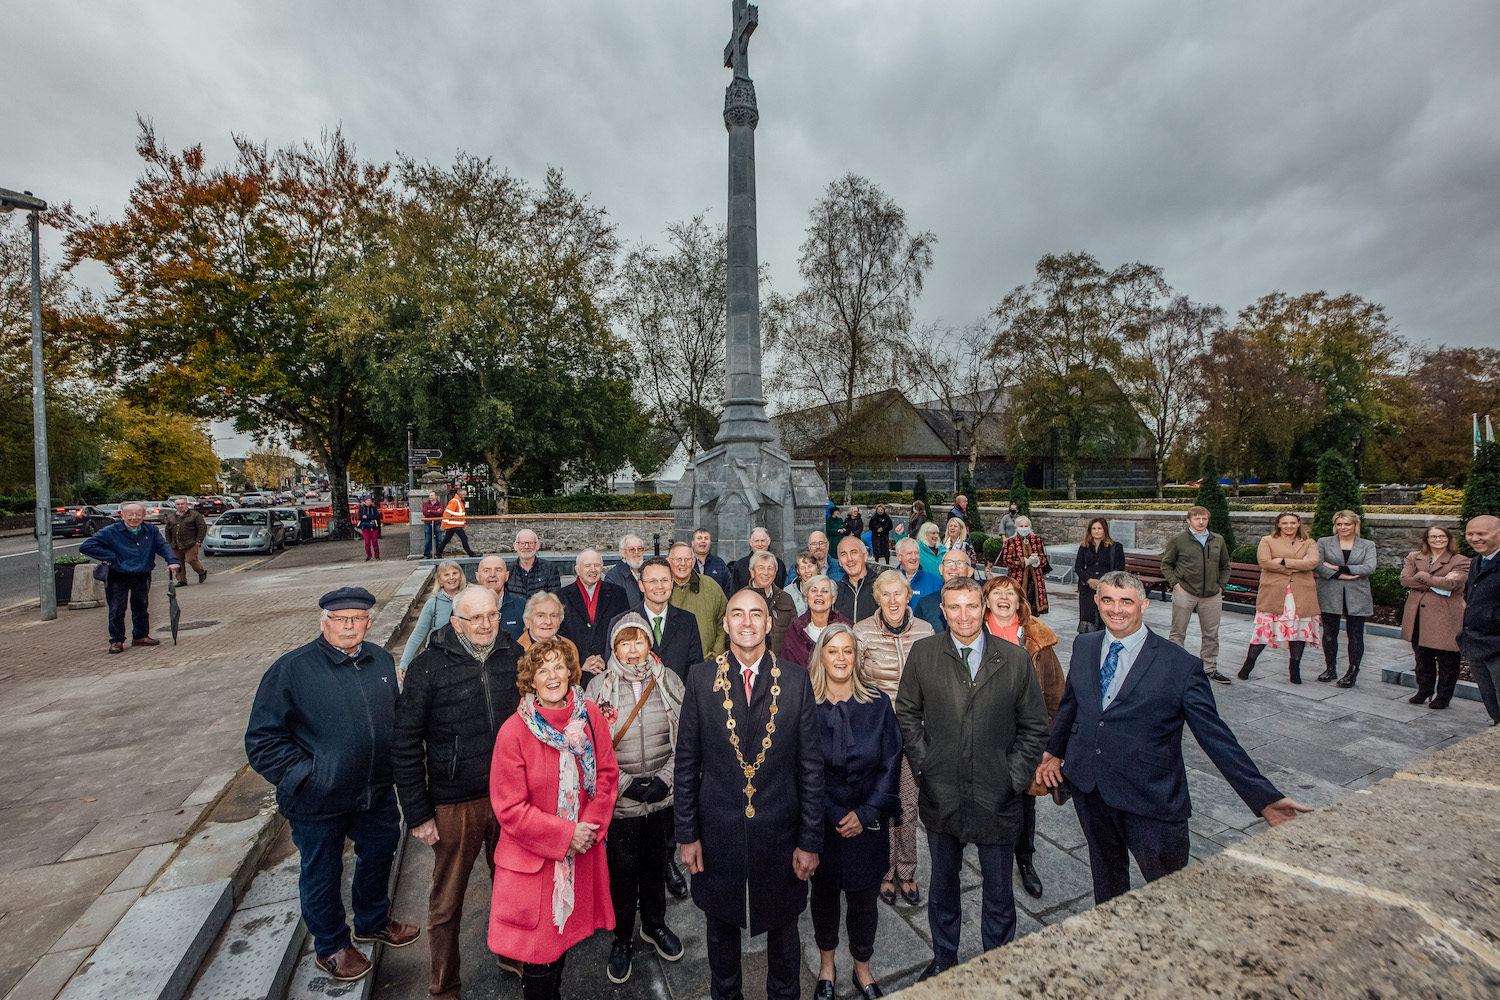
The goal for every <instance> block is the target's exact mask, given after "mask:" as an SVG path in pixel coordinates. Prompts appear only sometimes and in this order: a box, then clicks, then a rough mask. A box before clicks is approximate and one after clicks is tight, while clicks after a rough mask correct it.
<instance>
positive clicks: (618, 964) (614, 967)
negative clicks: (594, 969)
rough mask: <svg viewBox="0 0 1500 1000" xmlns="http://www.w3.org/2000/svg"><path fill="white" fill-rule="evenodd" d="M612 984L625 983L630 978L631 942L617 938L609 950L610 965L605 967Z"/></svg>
mask: <svg viewBox="0 0 1500 1000" xmlns="http://www.w3.org/2000/svg"><path fill="white" fill-rule="evenodd" d="M605 971H606V972H607V973H608V974H609V981H610V982H612V983H623V982H625V981H626V980H627V979H629V978H630V942H629V941H621V940H620V939H619V938H615V944H614V947H612V948H610V949H609V965H608V966H606V967H605Z"/></svg>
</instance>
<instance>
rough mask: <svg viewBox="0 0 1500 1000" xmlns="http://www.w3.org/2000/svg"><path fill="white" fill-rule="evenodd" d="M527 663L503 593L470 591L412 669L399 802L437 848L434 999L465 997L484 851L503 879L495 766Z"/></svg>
mask: <svg viewBox="0 0 1500 1000" xmlns="http://www.w3.org/2000/svg"><path fill="white" fill-rule="evenodd" d="M520 659H521V647H519V646H517V645H516V644H515V642H514V641H512V639H511V638H510V636H509V635H507V634H506V632H505V630H504V629H502V628H501V627H500V621H499V611H498V605H497V603H496V601H495V594H494V592H493V591H492V590H489V589H488V588H485V587H479V586H471V587H465V588H464V589H463V590H461V591H459V593H458V596H456V597H455V598H454V599H453V617H452V618H450V619H449V625H448V626H445V627H443V628H440V629H438V630H436V631H435V632H433V634H432V641H431V642H430V643H429V645H428V646H427V649H426V650H425V651H424V652H423V653H422V654H421V655H419V656H418V657H417V658H416V659H414V660H412V662H411V668H410V669H409V670H408V671H407V672H406V686H405V687H404V688H403V689H402V691H401V697H400V699H399V700H398V701H397V703H396V722H395V735H394V737H393V738H392V747H391V762H392V765H393V770H394V772H395V780H396V795H397V796H398V797H399V798H400V800H401V812H402V814H403V815H405V817H406V823H407V825H408V826H409V827H411V833H412V836H413V837H416V838H417V839H418V840H420V841H421V842H422V843H424V844H426V845H427V846H428V847H431V848H432V893H431V894H430V895H429V896H428V899H427V930H428V934H429V937H428V944H429V946H430V947H431V949H432V985H431V987H430V988H429V992H430V993H431V994H432V995H433V996H435V997H456V996H458V994H459V985H460V982H459V971H458V932H459V920H460V919H461V917H462V916H463V910H464V890H465V889H466V888H467V887H468V885H469V873H470V872H471V871H472V870H473V868H474V859H475V857H476V856H477V855H479V854H480V853H481V851H482V852H483V854H484V860H485V864H487V865H488V866H489V869H490V875H491V877H493V876H494V874H495V847H496V845H497V844H498V843H499V841H500V823H499V822H498V821H497V820H496V819H495V811H494V810H493V809H492V808H491V807H490V759H491V756H492V755H493V753H494V749H495V738H496V736H498V735H499V733H500V726H501V725H502V724H503V723H504V722H505V720H506V719H508V718H510V717H511V715H512V714H514V712H515V711H516V708H517V706H519V705H520V702H521V695H520V692H519V691H518V690H517V689H516V665H517V664H518V663H519V662H520ZM503 961H504V960H502V962H503Z"/></svg>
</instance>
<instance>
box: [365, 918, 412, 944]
mask: <svg viewBox="0 0 1500 1000" xmlns="http://www.w3.org/2000/svg"><path fill="white" fill-rule="evenodd" d="M421 936H422V928H420V927H418V926H417V925H416V924H408V923H406V922H404V921H401V920H395V919H392V920H387V921H386V924H385V929H384V930H380V931H377V932H375V933H374V934H355V935H354V940H356V941H379V942H381V943H382V944H388V945H390V946H391V947H392V948H405V947H406V946H407V945H409V944H411V943H412V942H413V941H415V940H416V939H417V938H419V937H421Z"/></svg>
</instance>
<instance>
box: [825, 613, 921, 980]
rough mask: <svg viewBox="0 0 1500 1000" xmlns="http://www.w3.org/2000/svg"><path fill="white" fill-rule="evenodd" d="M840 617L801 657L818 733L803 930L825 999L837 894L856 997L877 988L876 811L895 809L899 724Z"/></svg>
mask: <svg viewBox="0 0 1500 1000" xmlns="http://www.w3.org/2000/svg"><path fill="white" fill-rule="evenodd" d="M860 660H861V657H860V653H859V644H858V642H857V641H856V640H855V638H854V632H853V630H852V629H851V628H850V627H849V626H848V625H845V624H841V623H835V624H830V625H829V626H828V627H827V628H826V629H824V630H823V634H822V635H821V636H820V637H819V639H818V644H817V646H816V647H814V649H813V653H812V658H811V660H810V662H809V664H808V674H809V677H810V679H811V680H812V689H813V697H814V698H816V699H817V702H818V731H819V733H820V734H821V736H822V741H823V794H824V806H823V854H822V857H821V858H820V859H819V860H818V868H817V871H815V872H813V877H812V919H813V935H814V937H815V938H816V939H817V942H818V951H819V953H820V954H821V957H822V965H821V968H820V970H819V972H818V985H817V989H816V990H815V991H814V992H813V997H814V1000H833V998H834V988H833V983H834V976H835V975H836V973H835V971H834V965H833V956H834V951H835V950H836V949H837V948H838V946H839V897H840V896H841V895H842V896H844V897H845V898H846V899H847V900H848V916H847V918H846V923H847V926H848V930H849V954H850V955H851V956H852V957H853V958H854V988H855V993H856V995H857V996H859V997H862V998H864V1000H874V998H875V997H878V996H880V995H881V991H880V987H879V986H878V985H877V984H876V982H875V977H874V976H872V975H871V974H870V958H871V956H872V955H874V953H875V929H876V926H877V924H878V922H879V919H880V915H879V912H878V909H879V904H878V903H877V899H878V893H879V890H880V880H881V879H882V878H883V877H884V876H885V873H886V868H887V867H888V865H889V863H890V834H889V832H888V831H887V829H886V818H887V817H889V816H893V815H897V814H899V813H900V812H901V797H900V795H899V794H898V791H897V788H898V784H899V781H900V775H901V750H902V740H901V727H900V726H899V725H898V724H897V723H896V713H895V710H894V708H892V706H891V699H890V698H889V697H888V696H887V695H886V694H885V692H883V691H881V690H880V689H879V688H877V687H876V686H875V685H874V684H872V683H871V682H870V681H869V680H868V679H867V678H866V677H865V674H864V669H863V665H862V663H861V662H860Z"/></svg>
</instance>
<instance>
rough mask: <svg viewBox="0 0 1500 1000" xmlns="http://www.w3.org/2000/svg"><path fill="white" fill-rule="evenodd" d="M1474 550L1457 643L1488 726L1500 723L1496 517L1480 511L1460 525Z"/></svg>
mask: <svg viewBox="0 0 1500 1000" xmlns="http://www.w3.org/2000/svg"><path fill="white" fill-rule="evenodd" d="M1464 537H1465V538H1466V539H1468V542H1469V546H1470V547H1471V548H1472V549H1473V550H1474V558H1473V559H1471V560H1469V580H1468V582H1467V583H1466V584H1465V585H1464V599H1465V600H1466V601H1467V602H1468V603H1467V604H1465V606H1464V626H1463V631H1462V632H1460V633H1459V645H1460V648H1462V649H1463V652H1464V658H1465V659H1467V660H1468V661H1469V670H1470V672H1472V673H1473V674H1474V683H1475V684H1478V685H1479V697H1480V700H1481V701H1483V702H1484V710H1485V711H1486V712H1488V713H1489V716H1490V725H1492V726H1500V518H1497V517H1491V516H1490V515H1489V514H1480V515H1479V516H1478V517H1474V518H1470V519H1469V523H1468V524H1466V525H1465V526H1464Z"/></svg>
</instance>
